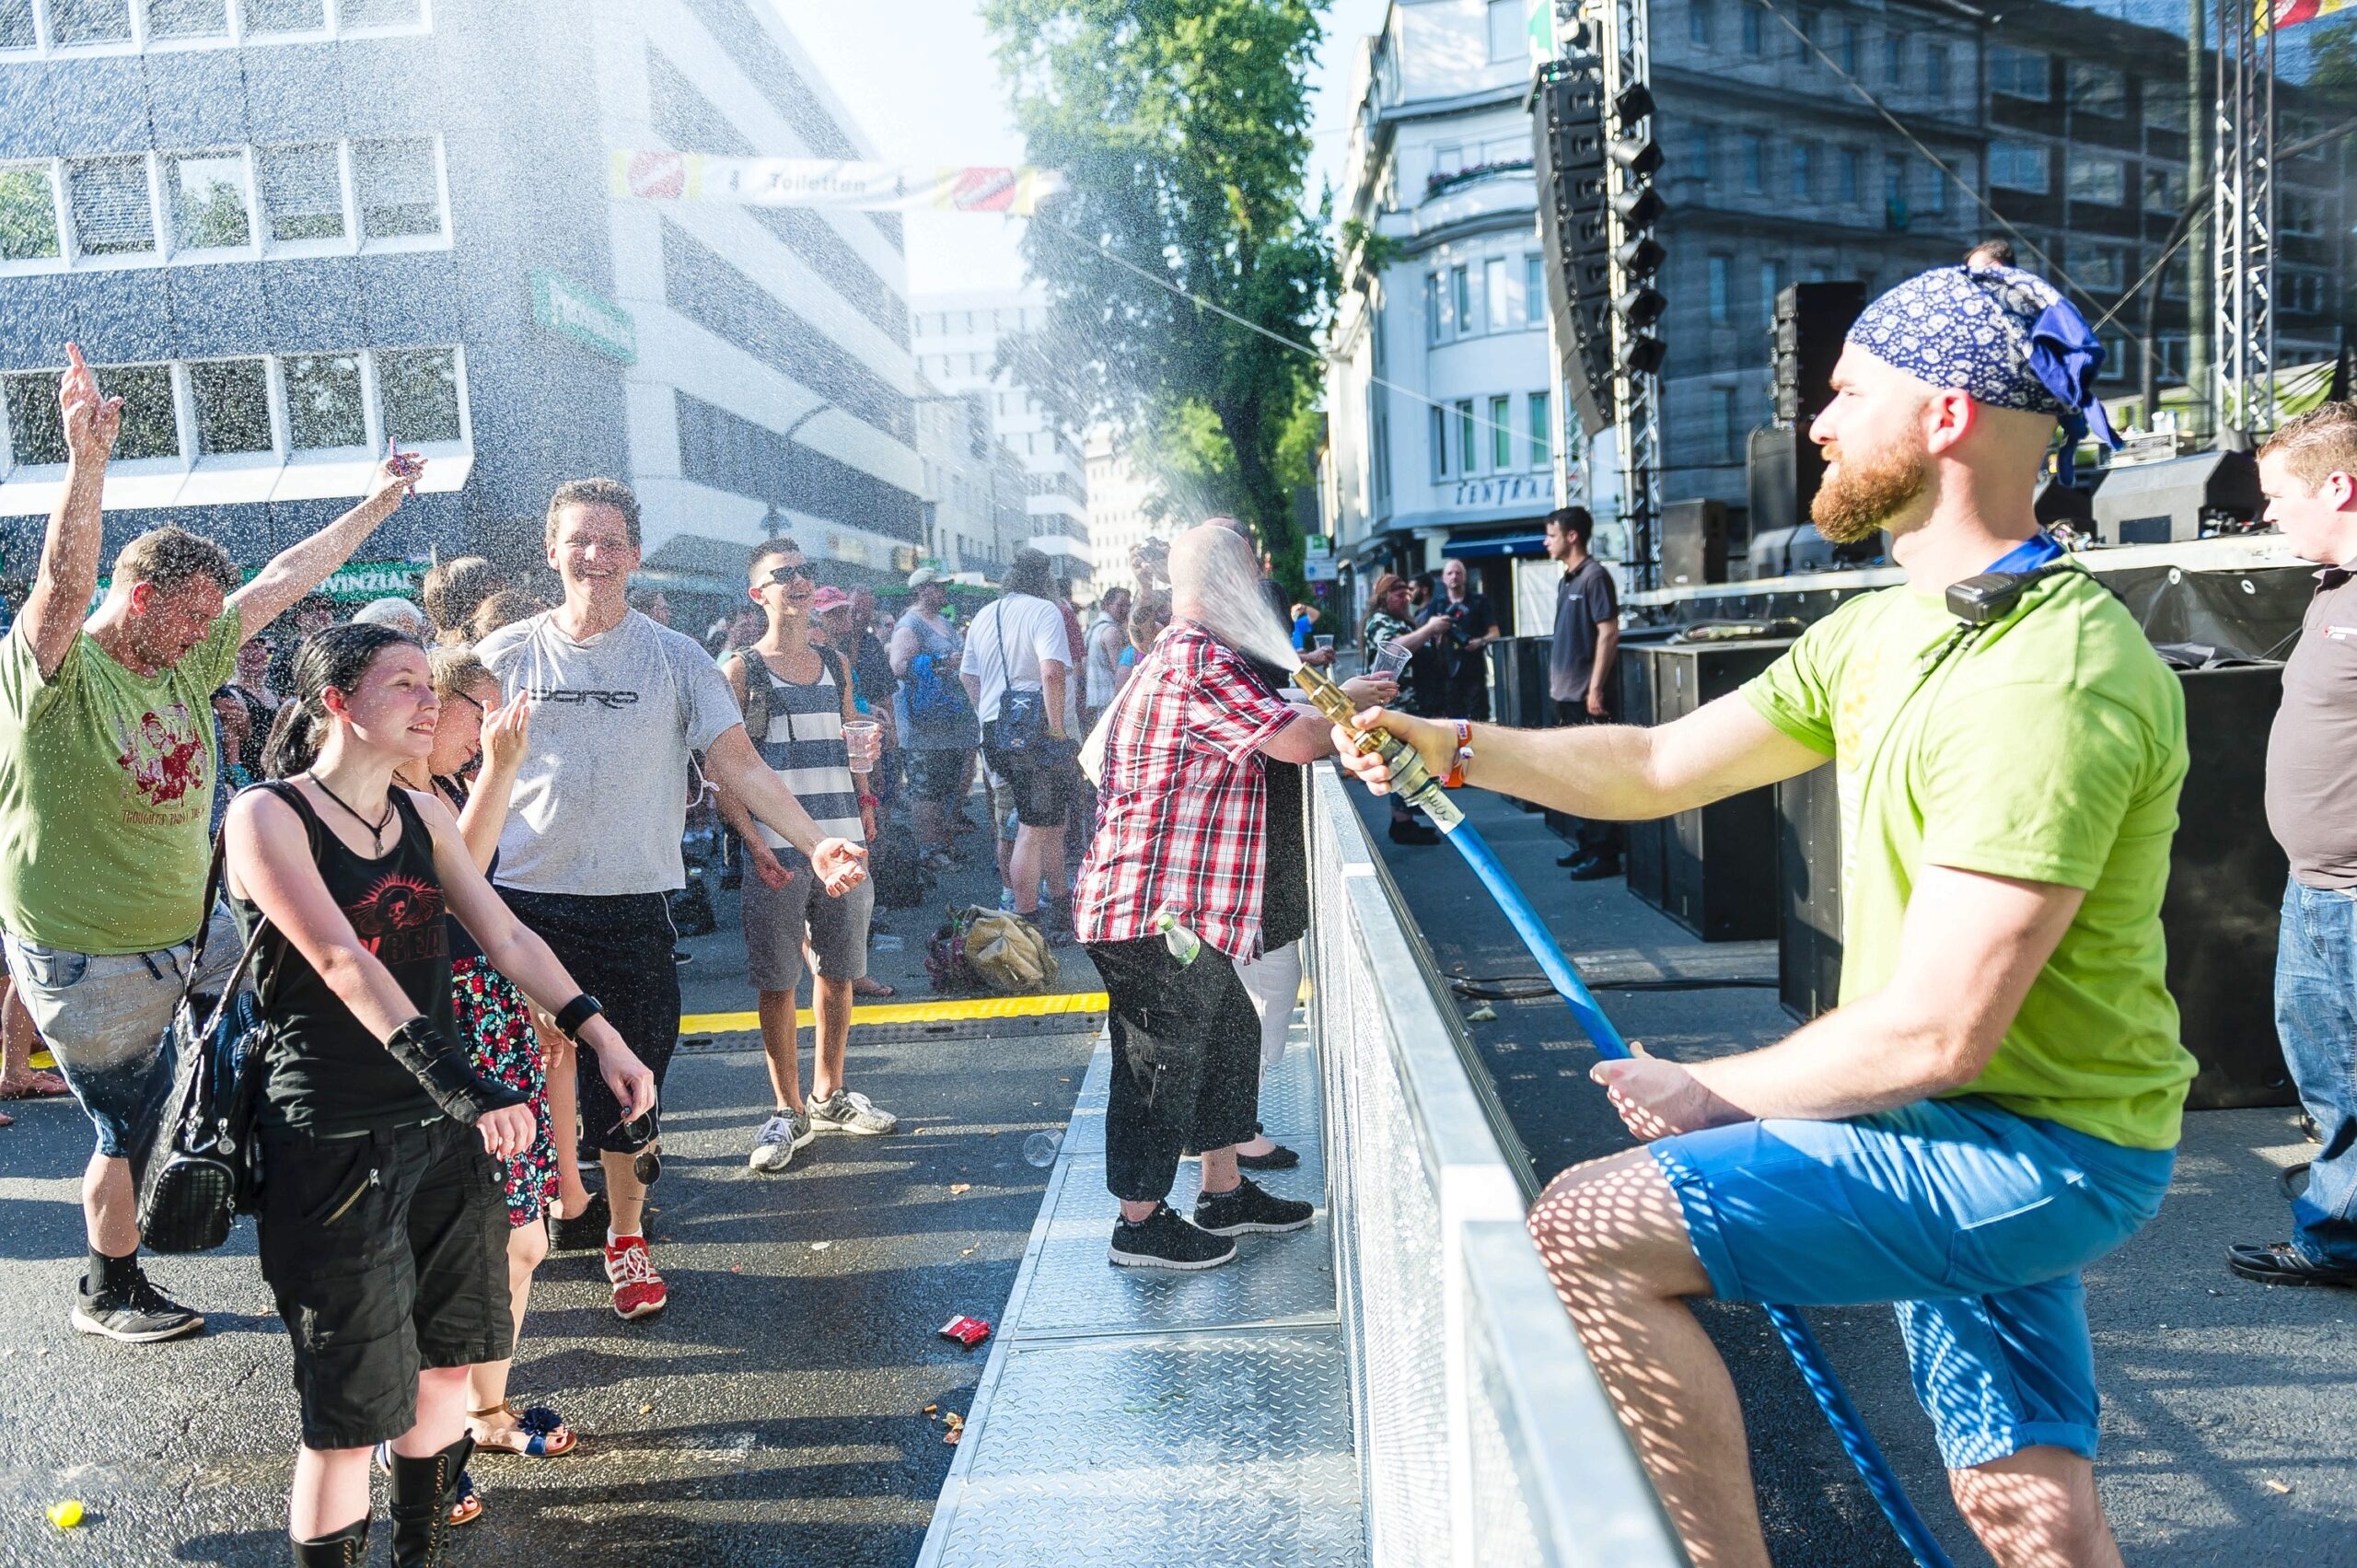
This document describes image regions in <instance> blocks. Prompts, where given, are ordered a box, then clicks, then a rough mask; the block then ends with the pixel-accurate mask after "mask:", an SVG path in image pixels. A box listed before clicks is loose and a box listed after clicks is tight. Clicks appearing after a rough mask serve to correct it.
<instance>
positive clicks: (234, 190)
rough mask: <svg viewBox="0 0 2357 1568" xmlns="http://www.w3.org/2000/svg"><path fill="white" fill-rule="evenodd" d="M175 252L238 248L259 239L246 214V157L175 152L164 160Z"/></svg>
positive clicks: (166, 200)
mask: <svg viewBox="0 0 2357 1568" xmlns="http://www.w3.org/2000/svg"><path fill="white" fill-rule="evenodd" d="M164 200H165V202H166V203H167V204H168V208H169V210H170V213H171V222H172V250H173V251H174V252H175V253H177V252H180V251H183V250H240V249H243V248H244V247H246V246H248V245H250V244H252V243H253V238H254V235H253V226H252V225H251V223H250V221H249V220H248V218H247V215H246V155H245V154H243V153H235V152H232V153H175V154H170V155H168V156H167V157H165V159H164Z"/></svg>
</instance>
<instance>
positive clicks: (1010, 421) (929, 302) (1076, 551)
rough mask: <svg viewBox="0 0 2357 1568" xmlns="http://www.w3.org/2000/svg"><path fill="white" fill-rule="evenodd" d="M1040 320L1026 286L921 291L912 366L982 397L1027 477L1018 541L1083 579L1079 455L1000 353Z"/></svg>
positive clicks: (1083, 486)
mask: <svg viewBox="0 0 2357 1568" xmlns="http://www.w3.org/2000/svg"><path fill="white" fill-rule="evenodd" d="M1046 319H1047V302H1046V300H1045V299H1044V298H1042V297H1041V296H1039V294H1038V293H1036V292H1033V291H1029V290H1013V291H986V292H977V293H967V294H939V295H927V296H924V297H923V298H922V299H919V300H918V301H916V352H917V367H918V369H919V370H920V371H922V372H923V375H924V377H925V378H926V379H927V380H929V381H931V382H933V383H934V384H935V386H938V387H941V388H943V389H946V390H948V391H952V392H958V393H973V394H975V395H977V396H979V397H981V399H983V400H984V406H985V408H986V410H987V412H989V415H990V418H991V425H992V428H993V430H994V431H995V432H996V433H997V435H998V438H999V440H1000V441H1001V442H1003V443H1004V445H1005V447H1006V448H1007V450H1008V451H1009V452H1011V453H1013V454H1014V456H1015V460H1016V462H1018V463H1020V464H1022V465H1023V470H1024V473H1025V476H1026V479H1025V488H1026V489H1027V490H1028V493H1029V494H1028V502H1027V509H1028V512H1029V513H1030V517H1031V534H1030V537H1028V539H1025V540H1020V541H1019V542H1020V543H1022V544H1025V545H1028V546H1029V547H1030V548H1032V549H1034V550H1039V551H1043V552H1046V553H1047V554H1048V556H1049V557H1050V558H1051V559H1052V560H1053V561H1054V562H1055V563H1056V573H1057V575H1059V576H1068V577H1073V578H1086V577H1087V576H1088V575H1090V570H1091V567H1092V565H1093V560H1092V557H1091V554H1090V552H1089V543H1088V478H1087V466H1086V458H1084V457H1083V455H1082V453H1081V449H1080V446H1079V443H1077V442H1076V441H1074V439H1073V437H1072V436H1069V435H1067V434H1065V432H1064V431H1063V429H1062V427H1061V426H1060V425H1059V424H1057V422H1056V420H1055V419H1054V418H1053V416H1052V415H1051V413H1050V412H1049V410H1048V407H1047V405H1046V404H1045V403H1044V402H1043V401H1041V400H1040V399H1039V397H1038V396H1037V395H1036V394H1035V393H1034V391H1033V390H1032V389H1028V388H1027V387H1025V386H1024V385H1023V383H1022V380H1021V378H1020V377H1019V375H1018V373H1017V372H1016V368H1015V367H1014V366H1013V364H1012V354H1007V355H1002V354H1001V352H1000V351H1001V345H1002V344H1003V343H1005V342H1006V341H1007V340H1008V339H1010V338H1014V337H1016V335H1017V334H1020V333H1026V332H1033V331H1039V329H1040V328H1041V327H1042V326H1043V325H1044V324H1045V322H1046ZM1003 360H1004V361H1006V363H1002V361H1003Z"/></svg>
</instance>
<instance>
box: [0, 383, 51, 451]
mask: <svg viewBox="0 0 2357 1568" xmlns="http://www.w3.org/2000/svg"><path fill="white" fill-rule="evenodd" d="M0 402H5V403H6V407H7V411H8V437H9V446H10V447H12V448H13V450H12V452H11V454H10V457H11V459H12V460H13V461H14V462H16V463H18V464H25V463H62V462H64V460H65V458H66V451H65V424H64V419H63V418H62V417H61V416H60V414H59V413H58V410H57V377H56V375H55V374H54V373H53V372H47V371H36V372H34V373H33V374H31V375H29V376H0Z"/></svg>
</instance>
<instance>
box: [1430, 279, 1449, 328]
mask: <svg viewBox="0 0 2357 1568" xmlns="http://www.w3.org/2000/svg"><path fill="white" fill-rule="evenodd" d="M1447 335H1448V333H1447V331H1446V324H1445V323H1444V322H1443V321H1442V319H1441V298H1440V274H1439V273H1425V274H1424V341H1425V342H1427V343H1439V342H1440V341H1441V340H1442V339H1443V338H1445V337H1446V336H1447Z"/></svg>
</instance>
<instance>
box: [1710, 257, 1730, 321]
mask: <svg viewBox="0 0 2357 1568" xmlns="http://www.w3.org/2000/svg"><path fill="white" fill-rule="evenodd" d="M1710 260H1711V274H1710V276H1711V325H1713V327H1724V326H1728V325H1731V324H1732V323H1733V322H1734V320H1735V309H1734V306H1733V304H1732V302H1731V301H1730V299H1729V297H1728V296H1730V295H1731V294H1732V293H1733V292H1734V283H1735V258H1734V257H1732V256H1722V255H1718V254H1715V253H1714V254H1713V256H1712V257H1711V259H1710Z"/></svg>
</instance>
